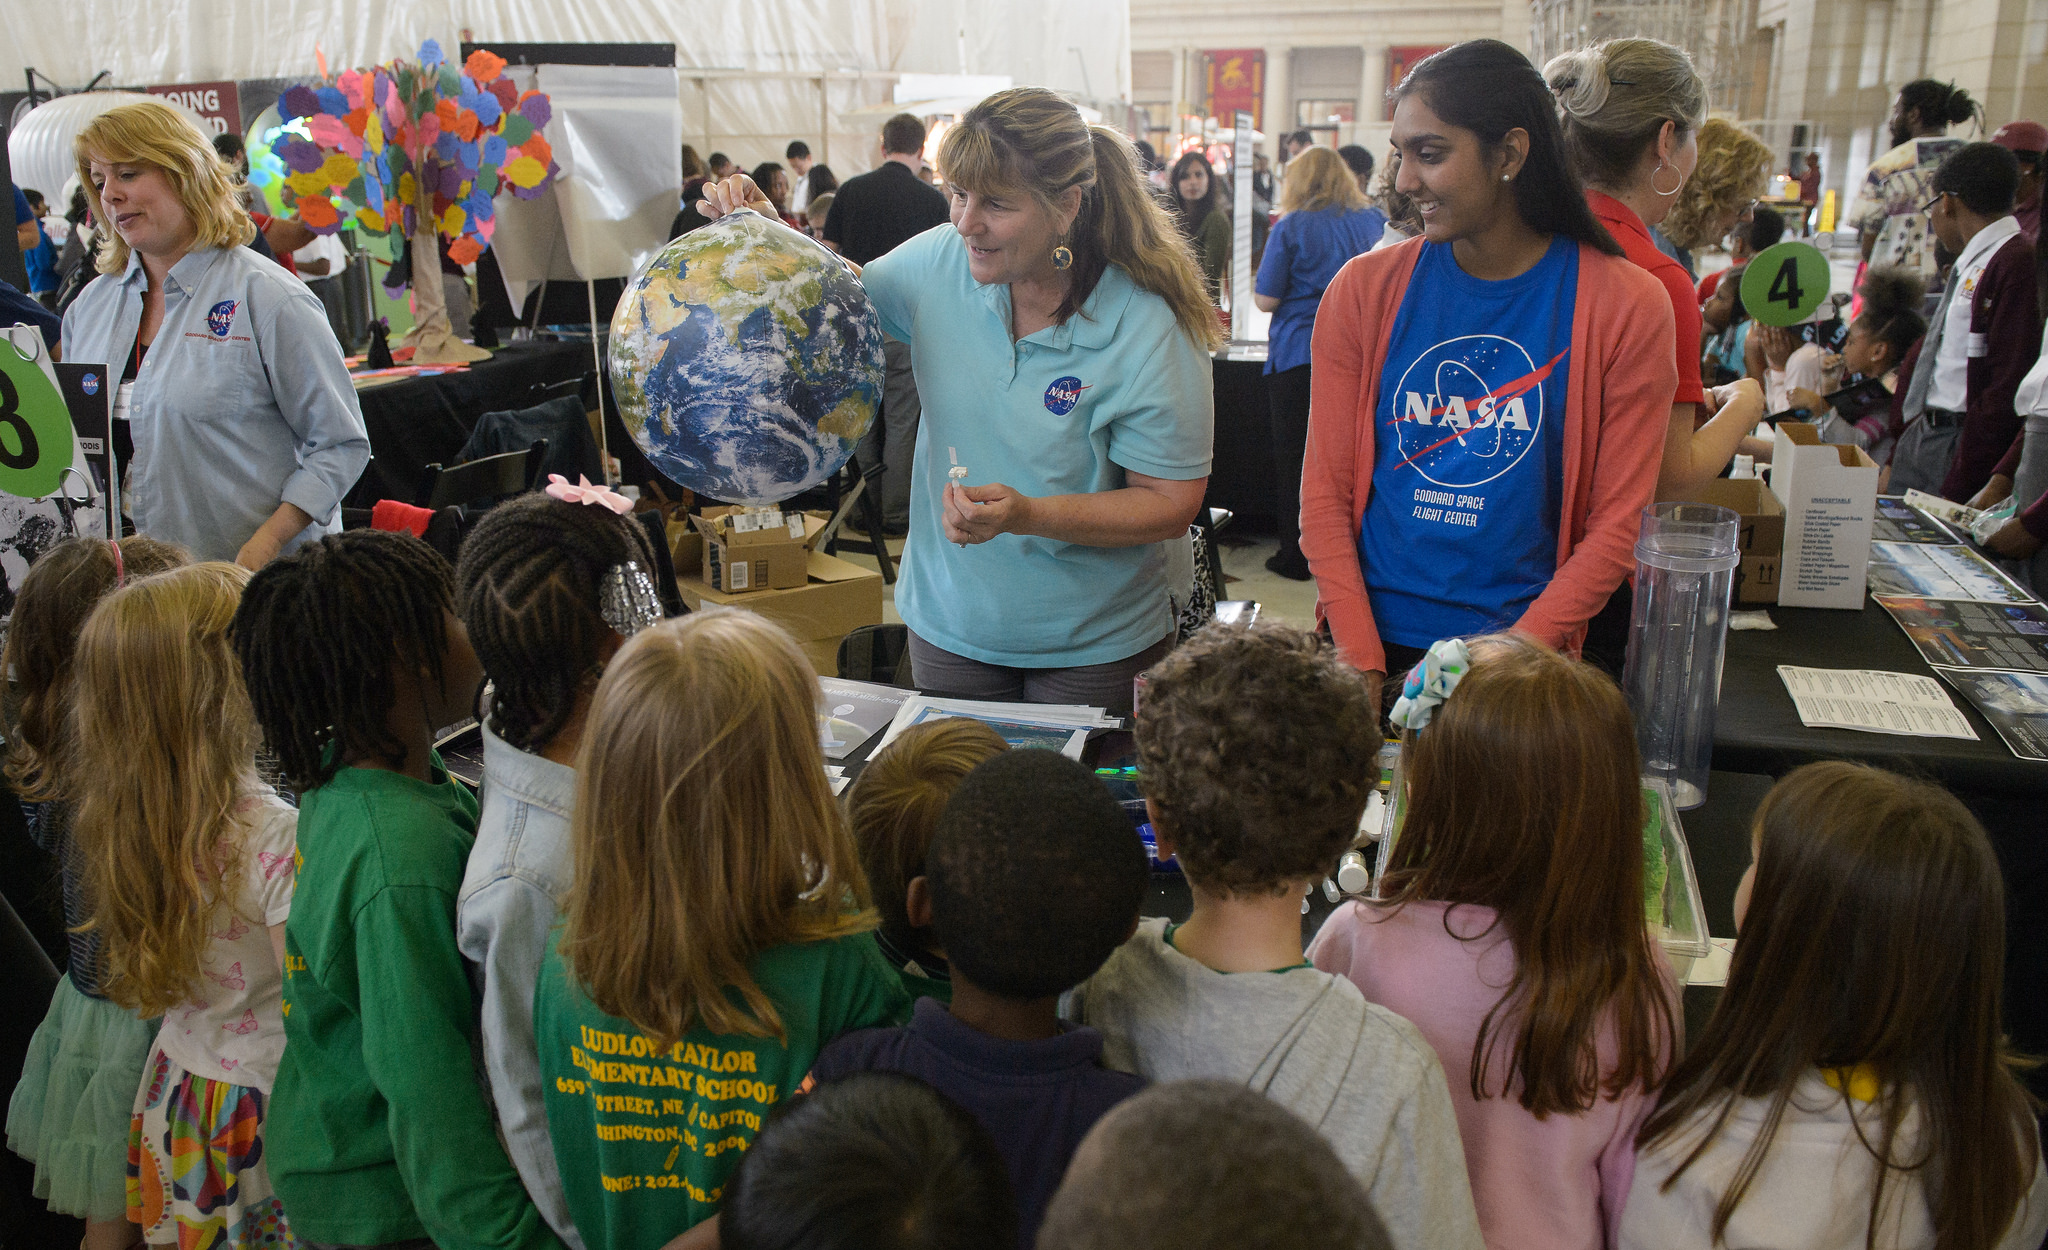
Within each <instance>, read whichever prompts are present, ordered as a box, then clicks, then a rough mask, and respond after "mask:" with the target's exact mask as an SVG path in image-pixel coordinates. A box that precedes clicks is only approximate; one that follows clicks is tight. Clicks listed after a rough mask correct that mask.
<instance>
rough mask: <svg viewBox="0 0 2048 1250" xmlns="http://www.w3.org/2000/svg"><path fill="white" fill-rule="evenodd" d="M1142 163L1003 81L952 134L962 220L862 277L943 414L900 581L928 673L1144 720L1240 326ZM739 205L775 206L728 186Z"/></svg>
mask: <svg viewBox="0 0 2048 1250" xmlns="http://www.w3.org/2000/svg"><path fill="white" fill-rule="evenodd" d="M1136 162H1137V158H1136V155H1135V153H1134V152H1133V150H1132V148H1131V146H1130V142H1129V141H1128V140H1126V139H1125V138H1124V137H1123V136H1121V135H1119V134H1117V133H1116V132H1115V131H1112V130H1109V129H1106V128H1104V127H1101V126H1095V127H1091V126H1089V125H1088V123H1087V122H1085V121H1083V120H1082V118H1081V115H1080V113H1079V112H1078V111H1077V110H1076V109H1075V108H1074V106H1073V105H1072V104H1071V103H1069V102H1068V101H1066V100H1065V99H1063V98H1061V97H1060V96H1058V95H1056V94H1054V93H1053V92H1050V91H1046V90H1043V89H1041V88H1035V87H1019V88H1015V89H1012V90H1009V91H1003V92H999V93H997V94H995V95H992V96H990V97H989V98H988V99H986V100H984V101H982V102H981V103H980V104H978V105H976V106H975V107H974V108H973V109H971V110H969V112H968V113H967V115H966V117H965V118H963V119H962V120H961V122H960V123H959V124H958V125H957V126H955V127H953V128H952V129H951V130H950V131H948V132H947V134H946V138H945V141H944V143H943V144H942V145H941V147H940V151H939V168H940V170H941V171H942V173H943V174H944V177H945V179H946V185H947V189H948V196H949V198H950V199H951V201H952V224H951V225H949V226H939V227H936V228H934V229H932V230H930V231H927V232H926V233H924V234H921V235H918V236H916V237H914V238H912V239H910V240H909V241H908V242H906V243H904V244H903V245H902V246H901V247H898V248H897V249H896V250H895V251H893V252H890V253H889V254H888V255H886V256H883V257H881V258H879V259H877V260H875V261H874V262H872V263H871V264H869V265H868V266H867V267H866V268H865V269H864V270H863V271H862V274H861V278H862V281H863V283H864V284H865V285H866V287H867V291H868V296H869V298H870V299H871V300H872V301H873V302H874V305H875V309H876V311H877V312H878V313H879V314H880V315H881V321H882V326H883V328H884V329H885V330H887V331H888V332H889V333H890V334H891V335H893V336H895V337H896V338H898V339H900V340H902V341H904V342H906V343H909V344H910V351H911V362H912V367H913V368H914V370H915V372H916V375H917V389H918V393H919V396H920V397H921V399H922V401H923V404H924V415H923V419H922V421H921V422H920V424H919V427H918V432H917V451H916V456H915V460H914V464H913V468H912V477H913V481H914V483H915V485H914V487H913V493H912V501H913V506H912V508H911V518H910V536H909V540H908V543H907V545H906V547H905V549H904V557H903V580H902V582H901V584H900V585H899V586H898V588H897V592H896V606H897V608H898V610H899V611H900V612H901V613H902V615H903V619H904V622H905V623H906V624H907V625H909V627H910V657H911V666H912V671H913V677H914V679H915V680H916V682H917V684H918V685H920V686H922V687H925V688H927V689H931V690H940V691H944V692H946V693H948V694H957V695H964V696H967V697H971V698H983V699H1009V700H1015V699H1022V700H1028V701H1031V702H1039V703H1082V704H1091V705H1094V706H1098V707H1105V708H1108V709H1110V710H1111V711H1112V712H1116V713H1128V712H1129V711H1130V708H1131V679H1132V678H1133V677H1135V676H1136V675H1138V674H1139V673H1142V672H1144V671H1145V670H1146V669H1147V668H1149V667H1151V665H1152V664H1153V663H1154V662H1155V661H1157V660H1158V659H1159V658H1160V657H1161V656H1163V655H1165V654H1166V652H1167V650H1168V648H1169V647H1170V646H1171V644H1172V641H1173V633H1174V617H1173V608H1172V605H1171V603H1170V602H1169V597H1168V596H1169V593H1180V594H1184V593H1185V588H1183V587H1178V586H1174V585H1171V584H1170V579H1169V575H1168V568H1169V559H1168V554H1169V553H1168V544H1169V543H1172V542H1178V541H1183V540H1184V537H1185V535H1186V533H1187V529H1188V525H1189V523H1190V522H1192V521H1193V520H1194V518H1195V515H1196V513H1197V512H1199V511H1200V509H1201V506H1202V496H1203V492H1204V490H1205V489H1206V488H1207V486H1208V475H1209V455H1210V448H1211V442H1212V434H1213V429H1214V417H1215V409H1214V401H1213V398H1212V393H1211V383H1210V364H1209V358H1208V354H1207V353H1208V351H1209V350H1210V349H1211V348H1212V347H1213V345H1214V344H1215V342H1216V341H1217V339H1218V338H1219V337H1220V327H1219V325H1218V323H1217V318H1216V313H1215V309H1214V308H1213V307H1212V306H1211V304H1210V302H1209V298H1208V295H1207V293H1206V291H1205V289H1204V287H1203V283H1202V276H1201V272H1200V270H1199V269H1198V268H1197V267H1196V265H1195V261H1194V257H1193V256H1192V255H1191V254H1190V253H1189V252H1188V250H1187V246H1186V244H1184V243H1183V242H1182V241H1181V239H1180V236H1179V233H1178V232H1177V231H1176V230H1175V229H1174V226H1173V223H1172V221H1171V220H1170V219H1169V218H1168V217H1167V216H1166V213H1165V210H1164V209H1162V208H1160V207H1159V206H1158V205H1157V204H1156V203H1155V202H1154V201H1153V200H1152V199H1151V198H1150V197H1149V196H1148V195H1147V194H1146V190H1145V184H1144V181H1143V180H1142V179H1141V178H1140V176H1139V174H1138V169H1137V163H1136ZM740 206H746V207H750V208H756V209H758V210H760V211H762V212H764V213H770V214H772V212H773V206H772V205H770V204H768V201H767V200H766V198H765V197H763V196H762V195H761V194H760V191H759V189H758V188H756V187H755V186H754V185H753V183H752V182H750V181H749V180H747V179H745V178H732V179H729V180H727V181H726V182H725V183H723V184H721V185H719V186H716V187H712V188H709V189H708V191H707V196H706V204H705V209H706V211H707V212H711V213H723V212H727V211H730V210H732V209H733V208H736V207H740ZM962 470H964V472H963V471H962Z"/></svg>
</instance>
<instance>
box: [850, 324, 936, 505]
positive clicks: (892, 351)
mask: <svg viewBox="0 0 2048 1250" xmlns="http://www.w3.org/2000/svg"><path fill="white" fill-rule="evenodd" d="M882 352H883V354H884V355H885V356H886V357H887V358H888V361H889V372H888V375H887V377H886V378H885V379H884V380H883V383H882V415H881V416H880V417H879V418H877V419H876V421H875V424H874V425H873V426H872V427H870V428H869V430H868V433H867V437H866V438H863V439H862V440H861V441H860V448H859V451H860V463H861V466H862V467H863V468H865V467H867V466H868V465H871V464H874V463H875V462H876V461H877V460H879V461H880V462H881V464H882V476H881V477H880V478H879V479H877V480H876V483H875V484H876V485H877V486H878V487H880V488H881V489H880V497H881V501H882V524H884V525H886V526H889V527H890V528H891V529H901V528H904V527H905V526H908V525H909V524H910V472H911V457H912V455H913V453H915V452H916V451H917V418H918V415H919V414H920V413H921V412H923V410H924V409H923V405H922V404H920V403H919V402H918V398H917V378H916V377H915V376H913V375H912V374H911V371H910V344H908V343H899V342H897V341H896V340H895V339H891V338H885V339H883V340H882Z"/></svg>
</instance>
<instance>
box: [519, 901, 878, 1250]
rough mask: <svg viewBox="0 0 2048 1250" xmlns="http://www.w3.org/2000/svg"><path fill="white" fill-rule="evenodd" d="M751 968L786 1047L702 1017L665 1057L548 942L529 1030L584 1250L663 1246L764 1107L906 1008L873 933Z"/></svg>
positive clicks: (785, 951)
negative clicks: (590, 990)
mask: <svg viewBox="0 0 2048 1250" xmlns="http://www.w3.org/2000/svg"><path fill="white" fill-rule="evenodd" d="M560 932H561V931H560V930H559V929H557V930H556V935H557V936H558V937H559V936H560ZM748 970H749V972H751V973H752V975H753V978H754V981H755V983H756V984H758V985H759V986H760V987H761V989H762V991H763V992H764V993H766V994H767V995H768V999H769V1001H770V1002H772V1003H774V1004H775V1010H776V1011H777V1012H778V1013H780V1015H781V1016H782V1027H783V1029H784V1030H785V1032H786V1033H787V1035H788V1041H787V1042H786V1043H782V1042H777V1041H776V1040H775V1039H774V1038H772V1037H749V1036H746V1035H744V1034H738V1033H713V1032H711V1031H710V1030H708V1029H706V1028H704V1027H703V1025H702V1024H701V1022H700V1023H699V1024H698V1026H697V1027H695V1028H692V1029H691V1030H689V1031H688V1032H687V1033H685V1034H684V1035H683V1037H682V1040H680V1041H678V1042H677V1043H676V1044H675V1045H673V1046H671V1047H669V1048H667V1049H666V1050H663V1051H660V1052H659V1053H657V1052H656V1051H655V1048H654V1044H653V1043H652V1042H651V1041H649V1040H648V1038H647V1037H646V1036H645V1035H643V1034H642V1033H641V1032H640V1030H639V1029H638V1028H637V1027H635V1026H634V1025H632V1024H630V1023H628V1022H626V1021H624V1020H621V1019H619V1018H618V1017H616V1016H611V1015H607V1014H605V1013H604V1012H602V1011H599V1010H598V1009H597V1008H596V1007H595V1006H593V1005H592V1004H591V1002H590V1000H589V999H588V998H587V997H585V995H584V993H583V989H582V987H581V986H580V985H577V984H575V983H574V982H573V980H572V979H571V978H570V977H569V976H568V975H567V973H566V971H565V970H564V968H563V965H562V959H561V955H560V954H559V953H558V952H557V950H556V949H555V943H554V942H550V943H549V944H548V953H547V959H546V961H545V962H543V963H542V964H541V971H540V983H539V985H538V986H537V987H536V989H535V991H534V1007H533V1032H534V1038H535V1040H536V1041H537V1042H538V1044H539V1047H540V1074H541V1082H540V1084H541V1095H542V1098H543V1099H544V1101H545V1102H546V1105H547V1113H548V1135H549V1136H550V1137H551V1138H553V1139H554V1143H555V1163H556V1165H557V1166H558V1167H559V1168H560V1169H561V1173H562V1188H563V1190H564V1192H565V1193H566V1194H567V1196H568V1199H569V1216H570V1218H571V1219H572V1220H574V1221H575V1223H576V1230H577V1232H579V1233H581V1234H582V1235H583V1241H584V1244H585V1245H589V1246H659V1245H661V1244H662V1243H664V1242H666V1241H667V1240H668V1239H669V1238H671V1237H674V1236H675V1235H676V1234H678V1233H681V1232H683V1231H685V1230H687V1229H689V1228H690V1227H692V1226H693V1225H695V1224H697V1223H699V1222H700V1221H702V1220H705V1219H707V1218H709V1217H710V1216H711V1215H712V1214H714V1213H715V1212H717V1210H718V1204H719V1200H720V1199H721V1198H723V1197H724V1196H725V1183H726V1181H727V1179H729V1178H730V1177H731V1176H732V1172H733V1169H734V1168H736V1167H738V1166H739V1161H740V1156H741V1154H743V1153H744V1152H745V1151H746V1149H747V1147H749V1146H751V1145H753V1143H754V1138H755V1136H757V1135H758V1134H759V1133H760V1131H761V1125H762V1123H763V1121H765V1120H766V1118H767V1116H768V1113H769V1112H770V1111H772V1110H773V1109H774V1108H775V1107H776V1105H777V1104H779V1103H781V1102H782V1101H783V1100H785V1099H786V1098H788V1097H789V1096H790V1094H791V1093H793V1092H795V1090H796V1088H797V1086H798V1085H799V1084H801V1083H802V1081H803V1079H804V1076H805V1075H806V1074H807V1073H809V1072H810V1070H811V1063H812V1061H813V1060H815V1059H816V1058H817V1057H818V1051H819V1050H821V1049H823V1048H824V1045H825V1043H827V1042H829V1041H831V1040H832V1039H833V1038H835V1037H838V1036H839V1035H840V1034H842V1033H850V1032H852V1031H853V1030H855V1029H864V1028H871V1027H873V1026H875V1025H882V1024H900V1023H902V1022H903V1021H904V1020H906V1019H908V1018H909V1015H910V996H909V995H907V994H905V993H904V992H903V986H902V982H901V979H900V978H899V977H898V976H897V974H896V970H895V969H894V968H891V967H890V966H889V962H888V961H887V960H886V959H884V958H882V952H881V951H880V950H879V949H878V948H877V947H876V946H875V940H874V937H873V936H872V935H870V934H866V933H861V934H856V935H854V936H852V937H844V938H834V939H831V940H829V941H824V942H807V943H804V944H802V945H796V946H778V947H775V948H774V949H772V950H766V951H763V952H761V953H760V954H759V955H756V956H755V957H754V959H753V962H752V963H751V964H750V965H749V966H748ZM734 998H735V1001H737V995H735V996H734Z"/></svg>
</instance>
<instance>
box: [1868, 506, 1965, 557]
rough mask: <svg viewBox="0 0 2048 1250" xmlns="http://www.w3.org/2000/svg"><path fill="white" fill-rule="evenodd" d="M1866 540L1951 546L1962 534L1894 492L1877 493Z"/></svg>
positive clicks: (1961, 537) (1961, 539) (1959, 540)
mask: <svg viewBox="0 0 2048 1250" xmlns="http://www.w3.org/2000/svg"><path fill="white" fill-rule="evenodd" d="M1870 540H1871V542H1872V543H1873V544H1876V543H1939V544H1941V545H1943V546H1949V547H1953V546H1955V545H1956V544H1958V543H1960V542H1962V541H1963V536H1961V535H1959V534H1957V533H1956V532H1955V531H1954V530H1952V529H1950V528H1949V527H1948V526H1946V525H1944V524H1942V523H1941V522H1940V521H1938V520H1936V519H1935V518H1933V517H1931V516H1928V515H1927V514H1926V513H1925V512H1922V511H1920V509H1918V508H1916V507H1914V506H1913V505H1912V504H1909V503H1907V502H1906V501H1905V500H1904V499H1903V498H1901V497H1899V496H1897V495H1879V496H1878V497H1877V519H1876V520H1875V521H1874V522H1872V523H1871V526H1870Z"/></svg>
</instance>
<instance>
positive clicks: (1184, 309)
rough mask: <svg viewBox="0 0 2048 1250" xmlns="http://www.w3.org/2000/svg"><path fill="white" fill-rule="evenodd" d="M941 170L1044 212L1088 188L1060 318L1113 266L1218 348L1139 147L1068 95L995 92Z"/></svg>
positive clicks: (952, 140) (1193, 335)
mask: <svg viewBox="0 0 2048 1250" xmlns="http://www.w3.org/2000/svg"><path fill="white" fill-rule="evenodd" d="M939 169H940V171H941V173H942V174H943V175H944V176H945V179H946V181H947V182H948V183H951V184H952V185H954V186H959V187H966V188H969V189H972V190H976V191H996V190H1008V191H1013V192H1014V191H1019V190H1021V191H1023V192H1024V193H1025V194H1028V195H1029V196H1031V198H1033V199H1034V200H1037V201H1038V202H1039V204H1040V205H1042V206H1044V207H1046V208H1050V207H1052V205H1053V204H1054V202H1055V201H1056V200H1058V198H1059V197H1060V196H1061V195H1062V194H1064V193H1065V192H1066V190H1067V189H1068V188H1070V187H1080V188H1081V191H1082V194H1081V211H1080V213H1079V215H1077V216H1076V217H1075V218H1074V224H1073V227H1072V228H1071V229H1070V230H1069V231H1068V235H1067V246H1068V247H1069V248H1070V249H1072V251H1073V253H1074V267H1073V274H1072V282H1071V284H1070V285H1069V287H1068V291H1067V298H1066V301H1065V302H1064V303H1062V304H1061V305H1060V306H1059V309H1058V310H1057V311H1056V312H1055V313H1054V314H1053V317H1054V320H1055V321H1058V322H1061V323H1064V322H1066V321H1067V320H1068V319H1069V318H1071V317H1073V316H1074V315H1075V314H1077V313H1079V312H1080V311H1081V309H1082V307H1083V306H1084V305H1085V304H1086V303H1087V302H1088V297H1089V296H1090V295H1093V294H1094V293H1095V286H1096V283H1098V282H1100V281H1101V280H1102V274H1103V271H1104V270H1106V269H1108V268H1109V266H1111V265H1116V266H1119V267H1120V268H1122V269H1123V271H1124V273H1125V274H1127V275H1128V276H1129V277H1130V279H1131V281H1132V283H1133V284H1135V285H1136V286H1138V287H1139V288H1140V289H1142V290H1146V291H1150V292H1151V293H1152V294H1154V295H1157V296H1158V297H1159V298H1161V299H1163V300H1165V301H1166V305H1167V307H1169V308H1171V309H1172V310H1173V316H1174V320H1175V321H1177V322H1178V323H1179V324H1180V327H1181V329H1182V330H1183V331H1184V332H1185V333H1186V334H1187V336H1188V337H1189V338H1190V339H1192V340H1194V342H1195V343H1196V344H1197V345H1199V346H1201V347H1203V348H1205V349H1207V350H1214V349H1215V348H1216V347H1217V346H1218V345H1219V344H1220V343H1221V342H1222V339H1223V328H1222V325H1221V323H1220V322H1219V321H1218V320H1217V316H1216V308H1215V305H1214V304H1212V303H1210V300H1209V291H1208V284H1207V283H1205V282H1203V280H1202V271H1201V268H1200V267H1199V266H1198V265H1196V263H1195V256H1194V252H1193V251H1192V250H1191V249H1190V248H1189V246H1188V242H1187V240H1186V239H1184V238H1182V237H1181V233H1180V231H1179V230H1178V229H1177V228H1176V227H1175V226H1174V223H1173V219H1172V218H1171V217H1170V216H1169V215H1168V214H1167V210H1166V209H1165V208H1164V207H1162V206H1161V205H1160V203H1159V201H1158V200H1156V199H1154V198H1153V197H1152V195H1151V193H1150V189H1149V188H1148V187H1147V186H1146V184H1145V181H1144V179H1143V178H1141V177H1140V176H1139V174H1138V169H1139V165H1138V155H1137V150H1136V149H1135V148H1133V147H1132V146H1131V141H1130V140H1128V139H1126V138H1124V137H1123V136H1122V135H1120V134H1118V133H1117V132H1116V131H1114V130H1111V129H1109V128H1108V127H1106V126H1094V127H1091V126H1089V125H1088V123H1087V122H1085V121H1083V120H1082V119H1081V113H1080V110H1078V109H1076V108H1075V107H1074V106H1073V104H1072V103H1071V102H1069V101H1068V100H1066V99H1065V98H1064V97H1062V96H1060V95H1058V94H1056V93H1054V92H1051V91H1048V90H1046V89H1045V88H1043V87H1013V88H1011V89H1010V90H1008V91H998V92H997V93H995V94H994V95H992V96H990V97H988V98H987V99H986V100H983V101H982V102H981V103H979V104H977V105H975V106H974V107H973V108H971V109H969V110H968V111H967V115H966V116H965V117H963V118H962V119H961V120H960V124H959V125H957V126H954V127H953V128H952V129H951V130H949V131H947V132H946V138H945V141H944V142H943V143H942V144H941V145H940V147H939Z"/></svg>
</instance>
